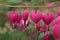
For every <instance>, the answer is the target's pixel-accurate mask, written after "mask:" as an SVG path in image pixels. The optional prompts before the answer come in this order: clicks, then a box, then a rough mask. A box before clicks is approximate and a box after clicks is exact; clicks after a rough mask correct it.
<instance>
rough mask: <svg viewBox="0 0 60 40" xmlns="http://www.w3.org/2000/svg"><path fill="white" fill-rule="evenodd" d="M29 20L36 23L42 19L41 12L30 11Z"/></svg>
mask: <svg viewBox="0 0 60 40" xmlns="http://www.w3.org/2000/svg"><path fill="white" fill-rule="evenodd" d="M30 18H31V19H32V21H33V22H34V23H38V22H39V21H40V20H41V18H42V12H41V11H40V10H37V11H35V10H32V11H31V13H30Z"/></svg>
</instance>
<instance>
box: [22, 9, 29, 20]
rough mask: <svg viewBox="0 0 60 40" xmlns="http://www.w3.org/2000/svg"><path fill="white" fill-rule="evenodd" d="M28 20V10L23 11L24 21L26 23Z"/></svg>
mask: <svg viewBox="0 0 60 40" xmlns="http://www.w3.org/2000/svg"><path fill="white" fill-rule="evenodd" d="M27 19H28V10H27V9H25V10H24V11H23V20H24V21H26V20H27Z"/></svg>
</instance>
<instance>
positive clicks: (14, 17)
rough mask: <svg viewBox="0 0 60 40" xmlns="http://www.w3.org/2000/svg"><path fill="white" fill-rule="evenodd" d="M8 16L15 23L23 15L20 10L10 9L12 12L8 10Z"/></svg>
mask: <svg viewBox="0 0 60 40" xmlns="http://www.w3.org/2000/svg"><path fill="white" fill-rule="evenodd" d="M8 18H9V20H10V22H12V23H15V22H19V21H20V19H21V15H20V13H19V12H16V11H10V12H8Z"/></svg>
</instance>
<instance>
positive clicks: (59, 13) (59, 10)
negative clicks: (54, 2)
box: [57, 6, 60, 16]
mask: <svg viewBox="0 0 60 40" xmlns="http://www.w3.org/2000/svg"><path fill="white" fill-rule="evenodd" d="M57 16H60V6H59V7H58V10H57Z"/></svg>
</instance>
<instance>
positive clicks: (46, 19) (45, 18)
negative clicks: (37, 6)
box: [42, 12, 54, 25]
mask: <svg viewBox="0 0 60 40" xmlns="http://www.w3.org/2000/svg"><path fill="white" fill-rule="evenodd" d="M53 19H54V13H53V12H46V13H44V14H43V15H42V20H43V21H44V22H45V24H46V25H49V24H50V23H51V22H52V21H53Z"/></svg>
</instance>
